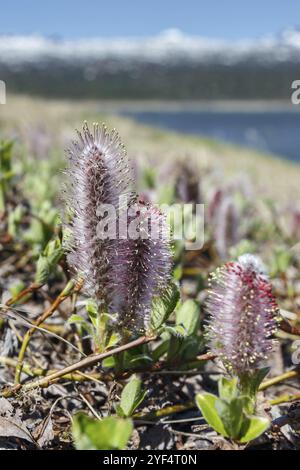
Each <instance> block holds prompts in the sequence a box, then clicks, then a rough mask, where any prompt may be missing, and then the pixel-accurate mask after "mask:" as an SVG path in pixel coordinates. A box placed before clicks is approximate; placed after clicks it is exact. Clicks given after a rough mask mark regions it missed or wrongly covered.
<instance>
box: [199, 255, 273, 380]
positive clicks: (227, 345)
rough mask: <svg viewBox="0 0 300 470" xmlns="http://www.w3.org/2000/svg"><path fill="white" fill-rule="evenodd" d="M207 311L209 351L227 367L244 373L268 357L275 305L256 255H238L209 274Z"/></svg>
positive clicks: (235, 371) (271, 343)
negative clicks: (234, 259)
mask: <svg viewBox="0 0 300 470" xmlns="http://www.w3.org/2000/svg"><path fill="white" fill-rule="evenodd" d="M207 312H208V314H209V323H208V326H207V333H208V337H209V340H210V348H211V351H212V352H213V353H214V354H216V355H218V356H219V357H220V359H221V360H222V361H223V363H224V364H225V366H226V367H227V368H228V369H229V370H231V371H232V372H233V373H237V374H238V375H239V374H243V373H244V372H247V371H248V370H251V369H254V368H256V367H258V366H259V364H260V362H261V361H262V360H264V359H267V358H268V354H269V352H270V351H271V349H272V345H273V341H272V335H273V334H274V332H275V331H276V315H277V313H278V307H277V304H276V300H275V297H274V295H273V294H272V286H271V284H270V282H269V280H268V278H267V276H266V274H265V273H264V269H263V266H262V263H261V262H260V260H259V259H258V258H257V257H256V256H253V255H243V256H240V257H239V259H238V261H237V262H232V263H227V264H225V265H224V266H223V267H221V268H218V269H217V270H216V271H215V273H213V274H212V275H211V277H210V292H209V296H208V300H207Z"/></svg>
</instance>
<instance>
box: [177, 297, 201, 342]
mask: <svg viewBox="0 0 300 470" xmlns="http://www.w3.org/2000/svg"><path fill="white" fill-rule="evenodd" d="M176 324H177V325H183V326H184V328H185V330H186V333H187V336H191V335H194V334H196V333H197V331H198V326H199V306H198V304H197V303H196V302H195V301H194V300H191V299H189V300H186V301H185V302H184V303H183V304H182V305H181V306H180V307H179V309H178V310H177V312H176Z"/></svg>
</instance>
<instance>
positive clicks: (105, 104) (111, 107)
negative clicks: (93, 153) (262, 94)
mask: <svg viewBox="0 0 300 470" xmlns="http://www.w3.org/2000/svg"><path fill="white" fill-rule="evenodd" d="M95 102H96V103H98V105H99V106H100V107H101V110H103V111H113V112H126V111H128V112H135V111H147V112H149V111H150V112H151V111H153V112H176V113H177V112H185V111H195V112H197V111H198V112H200V111H204V112H205V111H206V112H207V111H212V112H213V111H215V112H216V111H217V112H228V113H230V112H245V113H249V112H262V113H263V112H280V111H283V112H291V113H298V112H300V105H294V104H292V103H291V102H290V101H283V100H251V101H248V100H216V101H202V100H201V101H200V100H197V101H191V100H184V101H166V100H141V101H134V100H119V101H111V100H107V101H106V100H100V101H98V100H95V101H94V103H95Z"/></svg>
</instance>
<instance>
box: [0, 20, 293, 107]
mask: <svg viewBox="0 0 300 470" xmlns="http://www.w3.org/2000/svg"><path fill="white" fill-rule="evenodd" d="M296 79H300V31H298V30H297V29H289V30H285V31H283V32H282V33H281V34H279V35H278V36H268V37H263V38H261V39H251V40H250V39H249V40H246V39H245V40H239V41H225V40H220V39H208V38H203V37H200V36H188V35H186V34H184V33H182V32H181V31H179V30H176V29H171V30H167V31H164V32H162V33H161V34H159V35H157V36H154V37H148V38H113V39H103V38H95V39H80V40H62V39H53V38H45V37H42V36H37V35H36V36H27V37H21V36H0V80H4V81H6V82H7V88H8V90H11V91H17V92H22V93H28V92H29V93H39V94H46V95H49V96H72V97H73V96H76V97H77V96H82V97H90V98H130V99H131V98H140V99H144V98H165V99H178V98H179V99H194V98H195V99H212V98H213V99H220V98H221V99H223V98H242V99H244V98H272V99H277V98H282V99H289V96H290V86H291V82H292V81H293V80H296Z"/></svg>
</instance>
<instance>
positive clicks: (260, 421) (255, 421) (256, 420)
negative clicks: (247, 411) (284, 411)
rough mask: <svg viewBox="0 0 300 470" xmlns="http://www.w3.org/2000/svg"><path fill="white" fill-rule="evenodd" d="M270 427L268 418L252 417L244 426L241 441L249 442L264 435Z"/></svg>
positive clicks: (247, 419)
mask: <svg viewBox="0 0 300 470" xmlns="http://www.w3.org/2000/svg"><path fill="white" fill-rule="evenodd" d="M269 426H270V421H269V420H268V418H262V417H260V416H250V417H248V418H246V420H245V421H244V424H243V426H242V429H241V432H240V437H239V441H240V442H249V441H253V439H256V438H257V437H259V436H260V435H261V434H263V433H264V432H265V431H266V430H267V429H268V427H269Z"/></svg>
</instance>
